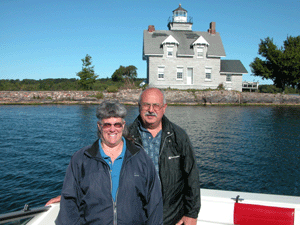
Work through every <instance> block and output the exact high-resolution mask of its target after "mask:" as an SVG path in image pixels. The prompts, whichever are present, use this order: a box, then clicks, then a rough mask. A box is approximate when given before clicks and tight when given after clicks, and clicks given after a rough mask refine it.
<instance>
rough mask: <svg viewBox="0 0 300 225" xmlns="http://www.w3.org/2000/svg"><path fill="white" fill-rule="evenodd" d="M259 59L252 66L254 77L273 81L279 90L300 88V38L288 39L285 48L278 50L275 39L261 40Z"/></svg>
mask: <svg viewBox="0 0 300 225" xmlns="http://www.w3.org/2000/svg"><path fill="white" fill-rule="evenodd" d="M258 54H259V55H261V56H262V57H264V58H265V60H262V59H260V58H258V57H256V58H255V59H254V62H252V63H251V64H250V67H251V71H252V73H253V75H255V76H260V77H262V79H271V80H272V81H273V82H274V85H275V86H276V87H277V88H281V89H282V90H284V89H285V87H286V86H292V87H296V86H297V87H298V89H299V88H300V70H299V69H300V36H298V37H291V36H290V37H287V40H286V41H284V47H281V48H278V47H277V46H276V45H275V44H274V43H273V39H271V38H269V37H267V38H266V39H265V40H261V43H260V44H259V49H258Z"/></svg>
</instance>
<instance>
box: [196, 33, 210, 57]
mask: <svg viewBox="0 0 300 225" xmlns="http://www.w3.org/2000/svg"><path fill="white" fill-rule="evenodd" d="M192 46H193V48H194V49H195V50H194V51H195V54H196V56H197V58H203V57H204V56H205V54H206V51H207V47H208V46H209V43H208V42H207V41H206V40H205V39H204V37H202V36H200V37H199V38H198V39H197V40H196V41H194V43H193V44H192Z"/></svg>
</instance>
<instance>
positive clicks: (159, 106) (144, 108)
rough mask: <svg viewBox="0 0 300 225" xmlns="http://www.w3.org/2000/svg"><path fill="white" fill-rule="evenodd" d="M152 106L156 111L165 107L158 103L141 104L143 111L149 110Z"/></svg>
mask: <svg viewBox="0 0 300 225" xmlns="http://www.w3.org/2000/svg"><path fill="white" fill-rule="evenodd" d="M151 105H152V107H153V109H154V110H160V109H161V108H162V107H163V105H160V104H158V103H153V104H151V103H147V102H143V103H141V107H142V109H143V110H149V109H150V107H151Z"/></svg>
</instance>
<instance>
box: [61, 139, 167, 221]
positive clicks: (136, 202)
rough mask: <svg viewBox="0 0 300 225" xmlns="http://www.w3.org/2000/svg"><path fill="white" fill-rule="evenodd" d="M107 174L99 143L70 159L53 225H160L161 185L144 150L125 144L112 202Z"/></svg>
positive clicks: (161, 212) (108, 175) (107, 168)
mask: <svg viewBox="0 0 300 225" xmlns="http://www.w3.org/2000/svg"><path fill="white" fill-rule="evenodd" d="M109 170H110V169H109V166H108V165H107V163H106V162H105V161H104V160H103V158H102V157H101V155H100V152H99V141H98V140H97V141H96V142H95V143H94V144H93V145H90V146H87V147H84V148H82V149H80V150H79V151H77V152H76V153H75V154H74V155H73V156H72V159H71V162H70V164H69V166H68V168H67V171H66V176H65V180H64V184H63V188H62V193H61V203H60V211H59V214H58V217H57V219H56V221H55V222H56V224H58V225H62V224H64V225H70V224H72V225H77V224H97V225H98V224H105V225H109V224H113V225H116V224H117V225H121V224H137V225H142V224H153V225H158V224H162V223H163V222H162V221H163V203H162V194H161V188H160V181H159V178H158V176H157V173H156V170H155V167H154V165H153V162H152V160H151V159H150V158H149V156H148V155H147V153H146V152H145V151H144V149H142V148H141V147H139V146H137V145H135V144H134V143H133V142H131V141H128V140H126V152H125V157H124V161H123V165H122V169H121V173H120V178H119V179H120V180H119V189H118V191H117V196H116V201H115V202H114V201H113V198H112V194H111V188H112V187H111V176H110V171H109Z"/></svg>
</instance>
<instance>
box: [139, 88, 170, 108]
mask: <svg viewBox="0 0 300 225" xmlns="http://www.w3.org/2000/svg"><path fill="white" fill-rule="evenodd" d="M153 88H155V87H150V86H148V87H147V88H146V89H145V90H143V91H142V92H141V94H140V96H139V100H138V103H139V105H141V101H142V94H143V93H144V91H146V90H148V89H153ZM155 89H157V90H159V91H160V92H161V93H162V95H163V103H164V104H166V103H167V100H166V97H165V93H164V91H163V90H161V89H159V88H155Z"/></svg>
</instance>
